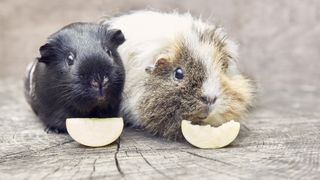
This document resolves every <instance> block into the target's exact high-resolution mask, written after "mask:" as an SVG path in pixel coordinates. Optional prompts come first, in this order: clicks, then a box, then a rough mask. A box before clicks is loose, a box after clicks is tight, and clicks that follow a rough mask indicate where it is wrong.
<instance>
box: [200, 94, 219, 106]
mask: <svg viewBox="0 0 320 180" xmlns="http://www.w3.org/2000/svg"><path fill="white" fill-rule="evenodd" d="M200 99H201V101H202V102H203V103H204V104H206V105H213V104H214V103H215V102H216V101H217V96H214V97H209V96H201V98H200Z"/></svg>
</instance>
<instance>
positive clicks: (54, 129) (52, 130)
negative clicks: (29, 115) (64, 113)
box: [44, 126, 66, 134]
mask: <svg viewBox="0 0 320 180" xmlns="http://www.w3.org/2000/svg"><path fill="white" fill-rule="evenodd" d="M44 131H45V132H46V133H47V134H51V133H56V134H60V133H66V131H65V130H62V129H60V128H58V127H49V126H47V127H46V128H45V129H44Z"/></svg>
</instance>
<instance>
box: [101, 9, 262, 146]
mask: <svg viewBox="0 0 320 180" xmlns="http://www.w3.org/2000/svg"><path fill="white" fill-rule="evenodd" d="M103 23H108V24H110V27H112V28H118V29H121V30H122V32H123V34H124V36H125V37H126V42H125V43H124V44H123V45H121V47H120V48H119V50H118V52H119V54H120V56H121V58H122V60H123V63H124V67H125V69H126V84H125V86H124V91H123V100H122V103H121V114H122V115H123V116H124V118H125V121H126V122H129V123H131V124H132V125H133V126H138V127H141V128H143V129H145V130H146V131H148V132H150V133H152V134H154V135H157V136H161V137H165V138H168V139H174V140H178V139H181V138H182V132H181V130H180V126H181V121H182V120H190V121H192V123H193V124H211V125H213V126H219V125H221V124H222V123H225V122H227V121H230V120H239V119H240V118H242V117H243V116H244V115H245V114H246V112H247V111H248V109H249V107H251V106H252V102H253V99H254V93H255V89H256V88H255V85H254V82H253V80H251V79H250V78H248V77H246V76H245V75H244V74H243V73H242V72H240V70H239V68H238V65H237V60H238V49H237V45H236V44H235V43H234V42H233V41H231V40H230V39H229V38H228V37H227V36H226V33H225V32H224V31H223V29H222V28H221V27H219V26H215V25H212V24H209V23H207V22H203V21H202V20H201V19H196V18H193V17H192V16H191V15H190V14H188V13H187V14H179V13H162V12H154V11H137V12H133V13H130V14H125V15H121V16H118V17H113V18H111V19H107V20H104V21H103Z"/></svg>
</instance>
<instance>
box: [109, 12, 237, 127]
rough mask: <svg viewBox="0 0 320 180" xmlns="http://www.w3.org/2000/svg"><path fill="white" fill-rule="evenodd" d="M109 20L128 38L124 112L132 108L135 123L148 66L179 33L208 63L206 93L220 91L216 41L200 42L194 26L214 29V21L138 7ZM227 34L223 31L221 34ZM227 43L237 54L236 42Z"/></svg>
mask: <svg viewBox="0 0 320 180" xmlns="http://www.w3.org/2000/svg"><path fill="white" fill-rule="evenodd" d="M105 23H110V24H111V27H112V28H117V29H121V31H122V32H123V34H124V36H125V38H126V41H125V42H124V44H122V45H121V46H120V47H119V49H118V50H119V53H120V56H121V57H122V60H123V63H124V66H125V70H126V83H125V87H124V98H123V104H122V112H123V113H125V114H126V113H128V112H130V113H131V115H132V116H133V117H131V118H130V119H132V120H133V121H134V122H133V123H136V122H135V121H138V119H139V116H138V113H137V110H136V107H137V105H138V103H139V98H140V97H141V96H142V95H143V94H144V91H145V89H144V86H143V83H144V80H145V79H147V73H146V72H145V68H146V67H147V66H150V65H153V64H154V62H155V60H156V58H157V56H159V55H160V54H161V53H163V51H165V50H166V48H168V47H169V46H170V43H172V42H174V40H176V39H177V37H179V38H182V39H183V40H184V42H185V43H186V44H187V46H188V49H189V51H190V52H191V53H192V54H193V56H194V57H195V58H196V59H198V60H200V61H202V62H203V63H204V64H205V66H206V67H207V74H208V78H207V80H206V81H205V83H204V85H203V94H204V95H207V96H210V97H214V96H219V95H220V93H221V92H220V84H219V79H218V73H219V71H218V70H217V68H216V67H215V66H216V64H215V63H214V60H213V59H212V58H213V54H214V53H215V52H214V48H213V44H212V43H203V42H200V41H199V37H198V35H197V34H196V33H195V32H194V31H193V30H192V29H193V28H194V27H196V28H199V29H206V28H211V29H212V28H214V26H213V25H209V24H206V23H204V22H202V21H201V20H198V19H194V18H193V17H192V16H191V15H190V14H188V13H187V14H177V13H160V12H154V11H138V12H135V13H132V14H128V15H123V16H120V17H115V18H112V19H110V20H108V21H106V22H105ZM223 35H224V34H223V33H222V31H221V36H223ZM228 44H229V43H228ZM227 46H230V47H229V50H230V51H232V52H231V53H232V56H233V55H236V52H237V50H236V48H235V47H236V46H233V44H230V45H227ZM233 71H234V70H233ZM233 71H232V72H233ZM128 97H130V98H128Z"/></svg>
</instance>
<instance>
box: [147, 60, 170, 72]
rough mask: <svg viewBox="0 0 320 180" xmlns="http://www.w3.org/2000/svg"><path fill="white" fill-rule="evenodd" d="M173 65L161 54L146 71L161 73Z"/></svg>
mask: <svg viewBox="0 0 320 180" xmlns="http://www.w3.org/2000/svg"><path fill="white" fill-rule="evenodd" d="M170 67H171V62H170V60H169V58H168V57H166V56H159V57H158V58H157V60H156V62H155V64H154V65H153V66H148V67H146V69H145V70H146V72H147V73H148V74H151V73H161V72H166V71H169V70H170Z"/></svg>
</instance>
